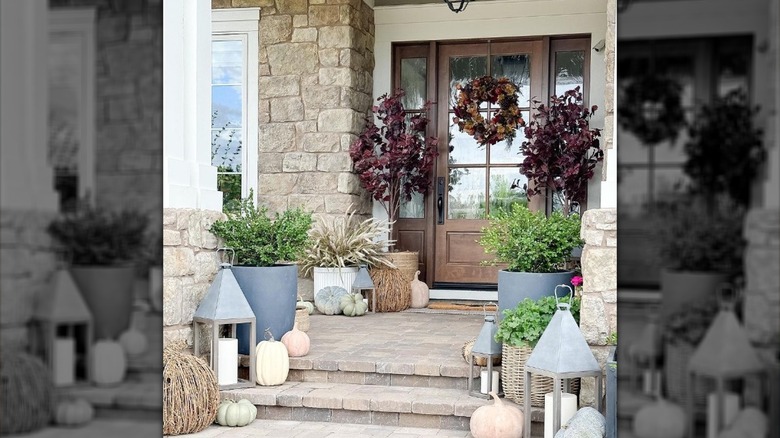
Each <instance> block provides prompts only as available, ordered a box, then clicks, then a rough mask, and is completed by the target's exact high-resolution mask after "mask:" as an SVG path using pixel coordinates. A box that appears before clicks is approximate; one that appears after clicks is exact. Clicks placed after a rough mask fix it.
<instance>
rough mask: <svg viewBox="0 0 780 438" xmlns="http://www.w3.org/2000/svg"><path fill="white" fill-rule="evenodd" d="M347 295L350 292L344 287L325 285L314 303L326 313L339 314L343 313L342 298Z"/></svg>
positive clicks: (315, 297)
mask: <svg viewBox="0 0 780 438" xmlns="http://www.w3.org/2000/svg"><path fill="white" fill-rule="evenodd" d="M345 295H349V292H347V290H346V289H344V288H343V287H338V286H327V287H323V288H322V289H320V291H319V292H317V295H315V296H314V305H315V306H317V310H319V311H320V312H322V313H324V314H325V315H338V314H339V313H341V306H340V304H341V298H342V297H343V296H345Z"/></svg>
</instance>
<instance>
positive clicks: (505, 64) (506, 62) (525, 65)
mask: <svg viewBox="0 0 780 438" xmlns="http://www.w3.org/2000/svg"><path fill="white" fill-rule="evenodd" d="M491 68H492V70H493V77H495V78H500V77H507V78H509V80H510V81H512V82H513V83H514V84H515V85H517V87H518V91H519V92H520V95H519V96H518V102H519V105H520V106H521V107H527V106H529V105H530V99H531V98H532V97H534V96H531V57H530V56H528V55H526V54H521V55H498V56H493V60H492V65H491Z"/></svg>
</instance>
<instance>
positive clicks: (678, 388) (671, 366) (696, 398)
mask: <svg viewBox="0 0 780 438" xmlns="http://www.w3.org/2000/svg"><path fill="white" fill-rule="evenodd" d="M694 351H696V347H695V346H693V345H691V344H689V343H687V342H665V343H664V363H665V365H664V381H665V382H666V383H665V385H666V398H668V399H669V400H672V401H674V402H677V403H680V404H681V405H682V406H685V403H687V398H686V395H687V393H688V362H689V361H690V360H691V356H693V352H694ZM715 390H716V388H715V382H714V381H713V380H711V379H698V380H697V381H696V385H695V388H693V404H694V406H695V407H696V408H705V407H706V406H707V394H709V393H710V392H714V391H715Z"/></svg>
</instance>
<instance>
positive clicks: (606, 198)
mask: <svg viewBox="0 0 780 438" xmlns="http://www.w3.org/2000/svg"><path fill="white" fill-rule="evenodd" d="M616 17H617V2H616V1H615V0H609V1H607V34H606V37H605V44H606V45H605V50H604V58H605V64H606V65H605V75H606V86H605V90H604V112H605V116H604V132H603V133H602V138H603V140H602V141H603V142H604V144H603V149H604V166H605V167H604V170H603V172H604V173H603V174H602V179H601V187H600V188H601V198H600V199H599V202H600V203H599V208H616V207H617V148H618V145H617V142H616V141H615V139H616V138H617V136H616V129H615V126H616V124H615V108H617V93H615V87H616V86H617V84H616V78H617V67H616V65H617V63H616V62H615V56H616V48H617V39H616V35H617V26H618V24H617V20H616Z"/></svg>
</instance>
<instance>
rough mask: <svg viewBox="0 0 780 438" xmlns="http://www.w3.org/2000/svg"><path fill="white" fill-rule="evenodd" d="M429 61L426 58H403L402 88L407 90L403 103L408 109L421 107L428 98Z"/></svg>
mask: <svg viewBox="0 0 780 438" xmlns="http://www.w3.org/2000/svg"><path fill="white" fill-rule="evenodd" d="M427 62H428V60H427V59H426V58H404V59H402V60H401V88H402V89H403V90H404V91H405V92H406V94H405V95H404V97H403V99H401V103H402V104H403V106H404V108H405V109H407V110H413V109H421V108H422V106H423V104H424V103H425V100H426V99H427V94H428V93H427V89H426V81H427V80H428V64H427Z"/></svg>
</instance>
